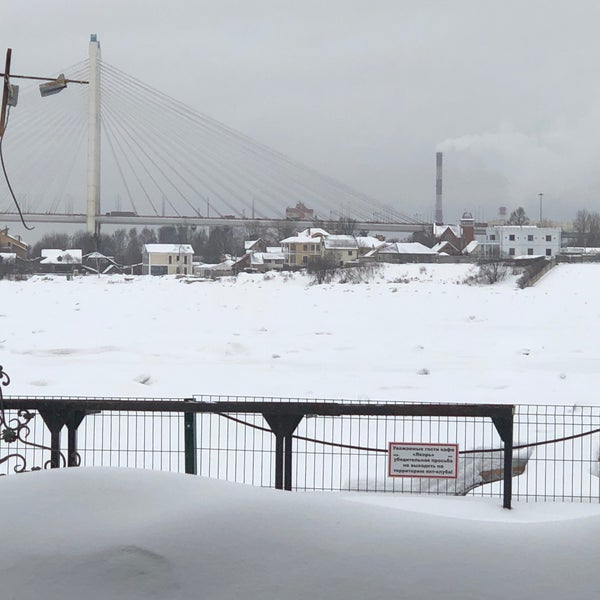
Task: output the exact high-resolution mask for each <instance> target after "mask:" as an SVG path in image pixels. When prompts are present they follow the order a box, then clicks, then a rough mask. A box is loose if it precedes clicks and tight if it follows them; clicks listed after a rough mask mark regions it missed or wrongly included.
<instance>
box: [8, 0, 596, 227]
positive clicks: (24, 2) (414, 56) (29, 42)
mask: <svg viewBox="0 0 600 600" xmlns="http://www.w3.org/2000/svg"><path fill="white" fill-rule="evenodd" d="M598 23H600V2H598V1H597V0H543V1H542V0H519V1H515V0H508V1H507V0H503V1H502V2H498V1H497V0H496V1H487V0H472V1H470V0H453V1H442V0H439V1H427V0H415V1H404V0H379V1H377V0H369V1H354V0H302V1H300V0H295V1H290V0H238V1H235V0H218V1H216V0H215V1H210V2H209V1H206V0H169V1H166V0H137V1H136V0H78V1H77V2H73V1H72V0H68V1H67V0H52V2H49V1H48V0H2V2H0V39H1V40H2V43H3V46H6V47H11V48H12V49H13V63H12V70H13V72H15V73H24V74H46V73H48V74H54V73H56V72H58V71H59V70H61V69H63V68H65V67H68V66H69V65H72V64H75V63H78V62H80V61H81V60H84V59H85V58H86V57H87V52H88V41H89V35H90V33H96V34H97V35H98V38H99V40H100V42H101V47H102V57H103V60H105V61H106V62H108V63H110V64H112V65H114V66H116V67H118V68H119V69H121V70H123V71H125V72H127V73H129V74H131V75H133V76H135V77H136V78H138V79H140V80H142V81H144V82H145V83H148V84H149V85H152V86H153V87H156V88H158V89H160V90H162V91H164V92H166V93H168V94H169V95H171V96H174V97H175V98H177V99H178V100H181V101H183V102H185V103H186V104H189V105H191V106H192V107H194V108H195V109H196V110H198V111H200V112H202V113H204V114H207V115H210V116H212V117H214V118H216V119H218V120H220V121H222V122H224V123H226V124H227V125H229V126H231V127H233V128H235V129H238V130H240V131H242V132H244V133H246V134H248V135H250V136H252V137H253V138H255V139H257V140H259V141H261V142H263V143H265V144H267V145H269V146H271V147H273V148H275V149H277V150H279V151H280V152H282V153H284V154H287V155H288V156H290V157H293V158H295V159H297V160H299V161H301V162H304V163H306V164H308V165H310V166H312V167H314V168H316V169H317V170H319V171H321V172H323V173H326V174H328V175H331V176H333V177H335V178H337V179H339V180H341V181H343V182H344V183H346V184H348V185H350V186H352V187H354V188H356V189H358V190H360V191H363V192H365V193H366V194H369V195H371V196H374V197H377V198H378V199H380V200H382V201H384V202H386V203H389V204H390V205H392V206H394V207H395V208H396V209H397V210H400V211H402V212H404V213H406V214H410V215H415V214H418V215H421V216H422V217H424V218H429V219H430V218H432V215H433V211H434V204H435V152H436V150H443V152H444V217H445V220H446V222H452V221H454V220H456V219H457V218H458V217H459V216H460V214H461V213H462V211H463V210H470V211H471V212H473V214H474V215H475V216H476V217H478V218H481V219H491V218H493V217H494V216H496V214H497V212H498V207H499V206H502V205H503V206H507V207H508V209H509V210H512V209H514V208H515V207H517V206H519V205H522V206H524V207H525V209H526V211H527V212H528V213H529V214H530V216H533V217H535V218H537V216H538V214H539V212H538V211H539V198H538V194H539V193H540V192H542V193H543V194H544V217H547V218H549V219H554V220H572V218H573V217H574V215H575V212H576V211H577V210H578V209H579V208H583V207H587V208H589V209H592V210H596V209H597V206H596V201H597V198H598V193H597V191H598V187H599V184H600V175H599V170H598V167H597V165H598V164H599V163H600V142H599V140H598V136H597V133H596V131H597V129H598V127H599V126H600V103H599V92H600V77H599V76H598V68H597V62H598V57H599V56H600V36H598ZM1 50H2V53H4V48H2V49H1ZM2 62H3V61H2ZM67 74H68V73H67Z"/></svg>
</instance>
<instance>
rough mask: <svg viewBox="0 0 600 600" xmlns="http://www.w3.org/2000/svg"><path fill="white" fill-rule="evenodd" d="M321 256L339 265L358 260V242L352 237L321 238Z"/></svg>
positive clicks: (334, 236)
mask: <svg viewBox="0 0 600 600" xmlns="http://www.w3.org/2000/svg"><path fill="white" fill-rule="evenodd" d="M321 256H322V257H329V258H332V259H333V260H335V261H336V263H338V264H340V265H345V264H347V263H351V262H356V261H357V260H358V242H357V241H356V238H355V237H354V236H353V235H328V236H323V237H322V238H321Z"/></svg>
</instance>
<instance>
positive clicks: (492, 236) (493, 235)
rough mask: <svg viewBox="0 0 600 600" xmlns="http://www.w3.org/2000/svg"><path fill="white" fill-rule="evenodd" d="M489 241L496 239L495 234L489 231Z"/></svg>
mask: <svg viewBox="0 0 600 600" xmlns="http://www.w3.org/2000/svg"><path fill="white" fill-rule="evenodd" d="M490 241H491V242H495V241H496V234H495V233H490Z"/></svg>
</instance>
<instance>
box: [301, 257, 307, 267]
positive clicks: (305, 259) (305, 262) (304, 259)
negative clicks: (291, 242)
mask: <svg viewBox="0 0 600 600" xmlns="http://www.w3.org/2000/svg"><path fill="white" fill-rule="evenodd" d="M302 264H303V265H307V264H308V256H303V257H302Z"/></svg>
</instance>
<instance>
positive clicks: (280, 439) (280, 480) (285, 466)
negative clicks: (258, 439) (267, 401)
mask: <svg viewBox="0 0 600 600" xmlns="http://www.w3.org/2000/svg"><path fill="white" fill-rule="evenodd" d="M263 417H264V419H265V421H266V422H267V423H268V424H269V427H270V428H271V431H272V432H273V433H274V434H275V489H278V490H283V489H284V490H287V491H291V490H292V434H293V433H294V431H296V427H298V425H299V424H300V421H302V419H303V418H304V415H297V414H271V413H263Z"/></svg>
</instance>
